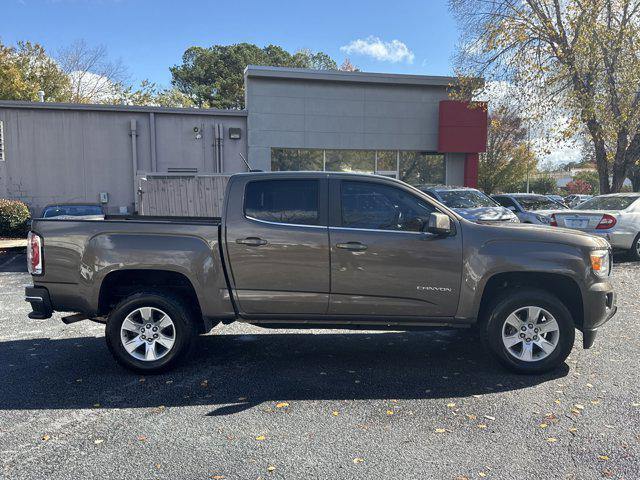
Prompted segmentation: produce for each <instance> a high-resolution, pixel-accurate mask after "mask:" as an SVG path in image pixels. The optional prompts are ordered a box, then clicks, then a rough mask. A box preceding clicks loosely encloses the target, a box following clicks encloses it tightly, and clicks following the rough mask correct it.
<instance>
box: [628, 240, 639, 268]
mask: <svg viewBox="0 0 640 480" xmlns="http://www.w3.org/2000/svg"><path fill="white" fill-rule="evenodd" d="M629 257H630V258H631V260H633V261H635V262H638V261H640V233H639V234H638V236H637V237H636V238H635V240H634V241H633V243H632V244H631V249H629Z"/></svg>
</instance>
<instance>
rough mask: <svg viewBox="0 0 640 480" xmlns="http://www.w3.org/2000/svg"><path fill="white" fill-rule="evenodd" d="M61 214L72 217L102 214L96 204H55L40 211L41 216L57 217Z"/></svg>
mask: <svg viewBox="0 0 640 480" xmlns="http://www.w3.org/2000/svg"><path fill="white" fill-rule="evenodd" d="M61 215H68V216H72V217H79V216H85V215H102V209H101V208H100V207H99V206H97V205H55V206H52V207H46V208H45V209H44V212H42V216H43V218H51V217H59V216H61Z"/></svg>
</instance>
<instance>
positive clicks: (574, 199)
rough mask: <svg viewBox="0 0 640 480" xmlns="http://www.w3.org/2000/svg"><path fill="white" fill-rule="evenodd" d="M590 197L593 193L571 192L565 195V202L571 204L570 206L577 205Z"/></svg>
mask: <svg viewBox="0 0 640 480" xmlns="http://www.w3.org/2000/svg"><path fill="white" fill-rule="evenodd" d="M590 198H593V195H578V194H575V193H574V194H571V195H567V196H566V197H565V203H566V204H567V205H568V206H569V208H573V207H577V206H578V205H580V204H581V203H582V202H586V201H587V200H589V199H590Z"/></svg>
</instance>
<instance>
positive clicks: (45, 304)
mask: <svg viewBox="0 0 640 480" xmlns="http://www.w3.org/2000/svg"><path fill="white" fill-rule="evenodd" d="M27 251H28V254H27V262H28V268H29V272H30V273H31V275H32V279H33V283H34V285H33V286H32V287H27V288H26V300H27V301H28V302H29V303H30V304H31V307H32V309H33V311H32V312H31V313H30V314H29V316H30V317H31V318H34V319H45V318H49V317H51V315H52V312H53V311H65V312H73V314H72V315H69V316H65V317H64V318H63V321H64V322H65V323H71V322H77V321H80V320H84V319H93V320H96V321H103V322H105V323H106V340H107V345H108V346H109V349H110V350H111V353H112V354H113V355H114V357H115V358H116V360H117V361H118V362H119V363H121V364H122V365H124V366H125V367H127V368H129V369H132V370H134V371H137V372H145V373H155V372H159V371H162V370H166V369H168V368H170V367H171V366H173V365H175V363H176V362H177V361H178V360H179V359H180V358H181V357H183V356H184V355H185V353H186V352H187V351H188V350H189V346H190V345H191V344H192V343H193V340H194V336H195V335H197V334H198V333H205V332H208V331H209V330H210V329H211V328H212V327H213V326H214V325H216V324H218V323H224V324H226V323H230V322H233V321H235V320H237V321H241V322H245V323H249V324H253V325H257V326H263V327H268V328H347V329H350V328H351V329H352V328H359V329H361V328H365V329H379V330H404V329H406V330H414V329H420V328H433V327H440V328H452V327H460V328H469V327H470V326H472V325H477V326H478V329H477V332H478V333H477V335H480V336H481V337H484V339H485V340H486V342H487V344H488V345H489V347H490V351H491V352H493V354H494V355H495V356H496V358H497V359H498V360H500V361H501V362H502V363H503V364H504V365H506V366H507V367H509V368H511V369H513V370H515V371H517V372H522V373H541V372H545V371H548V370H550V369H553V368H555V367H557V366H558V365H560V364H561V363H562V362H564V360H565V359H566V358H567V356H568V355H569V353H570V351H571V349H572V347H573V343H574V335H575V329H579V330H582V332H583V346H584V347H585V348H589V347H590V346H591V345H592V344H593V342H594V340H595V335H596V331H597V329H598V328H599V327H600V326H601V325H602V324H603V323H605V322H606V321H607V320H608V319H609V318H610V317H611V316H612V315H614V313H615V311H616V301H615V294H614V291H613V286H612V284H611V283H610V281H609V280H610V279H609V275H610V268H609V265H610V255H611V252H610V251H609V244H608V243H607V242H606V240H604V239H602V238H598V237H595V236H593V235H587V234H584V233H579V232H572V231H570V230H566V229H553V228H548V229H542V228H536V229H534V228H530V227H527V226H522V225H520V224H517V223H504V224H500V225H485V224H479V223H475V222H470V221H468V220H465V219H464V218H463V217H462V216H460V215H459V214H458V213H456V212H454V211H453V210H451V209H449V208H448V207H446V206H444V205H443V204H441V203H439V202H436V201H435V200H434V199H433V198H431V197H430V196H428V195H426V194H425V193H423V192H421V191H420V190H418V189H415V188H413V187H411V186H409V185H407V184H405V183H403V182H400V181H398V180H395V179H391V178H385V177H381V176H373V175H361V174H348V173H326V172H273V173H272V172H269V173H246V174H237V175H233V176H232V177H231V178H230V180H229V183H228V185H227V190H226V193H225V199H224V206H223V217H222V218H221V219H209V220H207V219H204V220H203V219H195V218H194V219H189V218H185V219H180V221H176V219H173V220H172V219H170V218H167V219H164V220H163V219H159V218H157V217H156V218H152V219H145V218H144V217H140V218H138V219H131V217H107V218H106V219H105V220H103V221H92V220H88V221H87V220H82V221H77V220H73V219H63V220H59V219H57V218H43V219H36V220H34V223H33V229H32V231H31V232H30V233H29V237H28V248H27ZM223 343H224V342H222V344H223ZM222 344H221V345H222ZM470 345H473V348H475V345H476V344H475V343H473V342H471V343H470ZM223 348H224V347H223Z"/></svg>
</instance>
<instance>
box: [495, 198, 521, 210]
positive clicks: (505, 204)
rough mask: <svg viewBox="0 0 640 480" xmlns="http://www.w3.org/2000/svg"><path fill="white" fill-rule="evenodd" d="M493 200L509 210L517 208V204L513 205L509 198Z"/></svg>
mask: <svg viewBox="0 0 640 480" xmlns="http://www.w3.org/2000/svg"><path fill="white" fill-rule="evenodd" d="M493 199H494V200H495V201H496V202H498V203H499V204H500V205H502V206H503V207H506V208H509V207H514V208H515V206H516V204H515V203H513V200H511V199H510V198H509V197H493Z"/></svg>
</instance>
